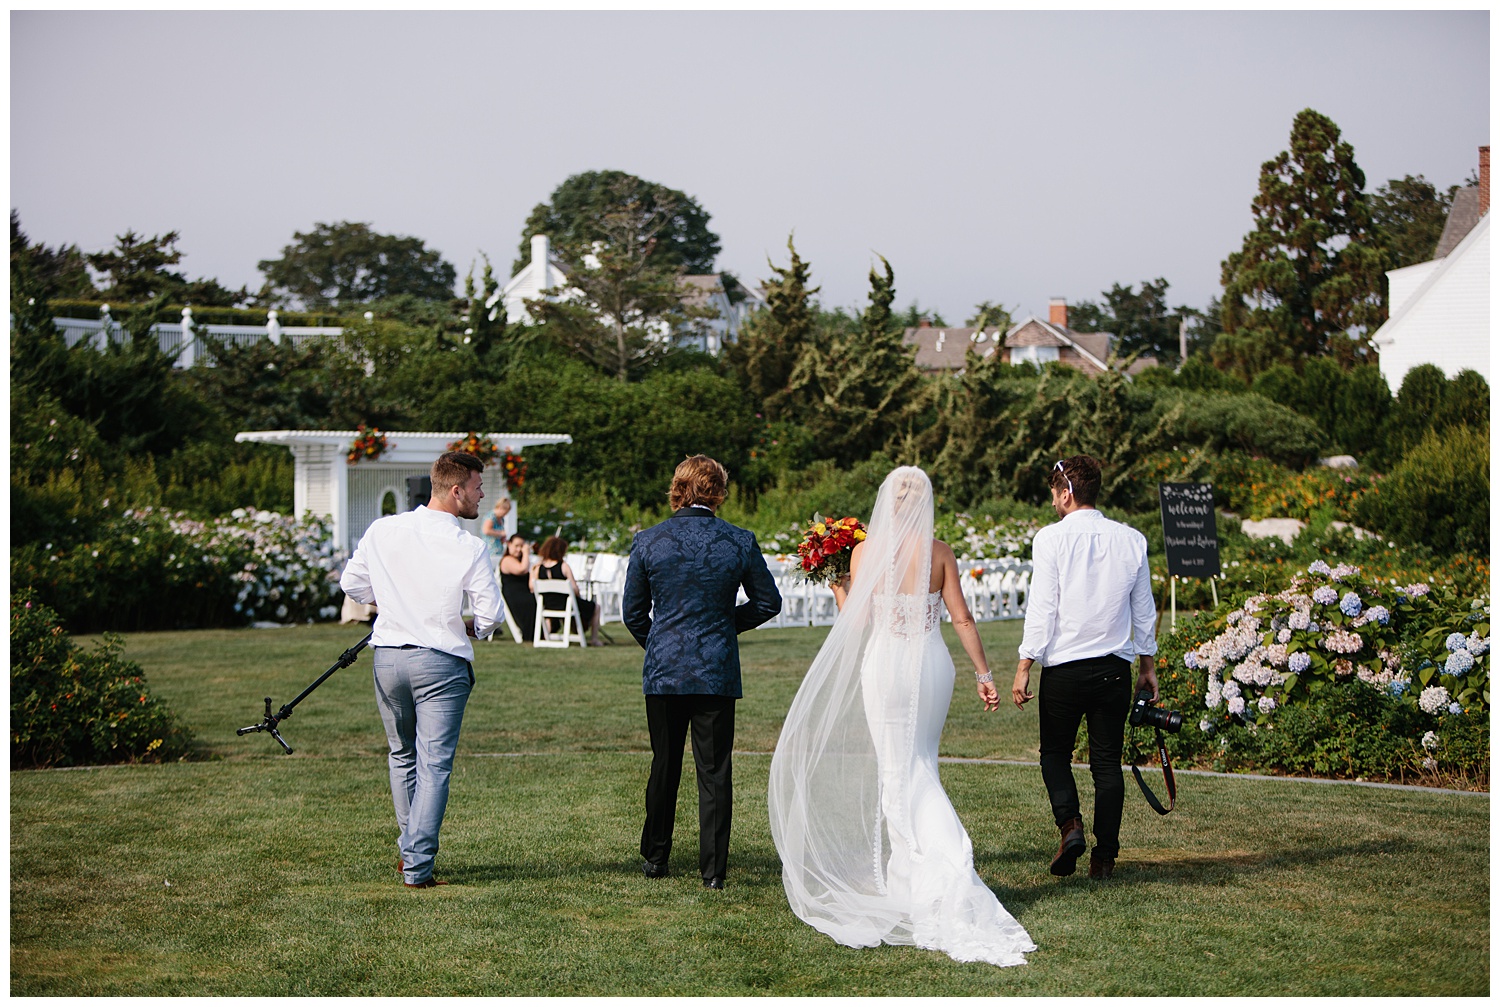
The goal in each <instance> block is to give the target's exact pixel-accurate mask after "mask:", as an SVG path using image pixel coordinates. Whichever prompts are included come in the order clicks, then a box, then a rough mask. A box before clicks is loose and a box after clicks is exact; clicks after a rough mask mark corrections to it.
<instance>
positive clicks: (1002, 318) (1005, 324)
mask: <svg viewBox="0 0 1500 1007" xmlns="http://www.w3.org/2000/svg"><path fill="white" fill-rule="evenodd" d="M1014 321H1015V319H1014V317H1013V316H1012V315H1011V312H1010V309H1009V308H1007V307H1006V306H1005V305H1003V304H991V303H990V302H989V301H980V302H979V303H978V304H976V305H974V314H972V315H970V316H969V317H968V318H966V319H964V325H966V326H969V327H970V328H975V329H990V328H994V329H999V330H1000V331H1001V332H1002V333H1004V332H1009V331H1010V327H1011V325H1012V323H1013V322H1014Z"/></svg>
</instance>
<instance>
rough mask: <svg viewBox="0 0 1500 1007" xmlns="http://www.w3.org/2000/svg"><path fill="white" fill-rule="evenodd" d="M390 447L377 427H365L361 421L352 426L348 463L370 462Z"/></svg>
mask: <svg viewBox="0 0 1500 1007" xmlns="http://www.w3.org/2000/svg"><path fill="white" fill-rule="evenodd" d="M390 448H391V445H390V442H389V441H388V440H386V436H385V434H383V433H381V432H380V428H379V427H367V426H365V425H364V424H363V423H361V424H360V425H359V426H357V427H355V428H354V440H353V441H352V442H351V443H350V445H349V456H348V457H349V464H350V465H355V464H358V463H359V462H366V461H369V462H372V461H374V460H375V459H377V458H379V457H380V456H381V455H383V454H385V453H386V452H387V451H389V450H390Z"/></svg>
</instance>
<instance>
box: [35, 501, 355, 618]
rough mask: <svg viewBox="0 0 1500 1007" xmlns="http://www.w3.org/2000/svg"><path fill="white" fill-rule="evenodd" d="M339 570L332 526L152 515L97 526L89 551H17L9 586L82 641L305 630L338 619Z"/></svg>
mask: <svg viewBox="0 0 1500 1007" xmlns="http://www.w3.org/2000/svg"><path fill="white" fill-rule="evenodd" d="M343 560H344V557H343V555H342V554H341V553H340V552H339V551H338V550H336V549H335V548H334V545H333V535H332V529H331V526H330V523H329V521H328V520H327V519H326V518H306V519H293V518H288V517H285V516H283V515H280V514H275V513H272V512H269V511H257V510H254V509H245V510H236V511H234V512H233V513H232V514H231V515H229V516H227V517H222V518H216V519H213V520H210V521H197V520H193V519H190V518H188V517H187V516H186V515H184V514H181V513H175V512H171V511H166V510H161V509H157V508H149V507H148V508H141V509H137V510H126V511H124V512H122V513H120V514H118V515H115V516H112V517H107V518H105V519H104V520H101V521H100V522H99V525H98V527H97V529H95V531H94V533H93V536H92V541H89V542H85V543H83V544H78V545H72V546H68V547H61V546H59V547H56V548H54V546H53V544H52V543H50V542H47V543H30V544H28V545H26V546H23V547H22V548H20V549H17V550H15V551H14V552H13V553H12V557H11V584H12V587H13V589H21V588H25V587H34V588H35V589H36V591H37V595H38V598H39V599H41V600H43V601H45V602H46V603H47V604H49V605H50V606H51V607H53V608H54V609H56V610H57V611H58V612H59V613H60V614H61V616H62V618H63V619H64V621H65V622H66V623H67V625H68V626H69V627H70V628H71V629H72V630H74V631H76V632H96V631H101V630H146V629H175V628H183V627H192V626H234V625H245V624H246V623H249V622H253V621H261V620H265V621H274V622H307V621H311V620H315V619H331V618H335V617H336V616H337V615H338V611H339V609H338V599H339V591H338V574H339V572H340V570H341V568H342V566H343Z"/></svg>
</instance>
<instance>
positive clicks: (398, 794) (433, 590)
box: [339, 451, 505, 888]
mask: <svg viewBox="0 0 1500 1007" xmlns="http://www.w3.org/2000/svg"><path fill="white" fill-rule="evenodd" d="M483 483H484V463H483V462H481V461H480V460H479V459H478V458H475V457H474V456H473V455H469V454H464V453H462V452H458V451H449V452H448V453H447V454H444V455H443V456H441V457H440V458H438V460H437V461H435V462H433V463H432V497H431V499H430V500H429V501H428V503H427V504H426V506H422V507H418V508H416V509H415V510H411V511H407V512H406V513H404V514H393V515H391V516H389V517H383V518H381V519H380V520H378V521H376V522H375V523H374V524H372V525H370V528H369V530H368V531H366V532H365V534H364V537H363V538H361V539H360V540H359V545H358V547H356V548H355V550H354V555H353V556H351V557H350V558H349V564H348V565H347V566H346V567H345V568H344V574H343V576H342V577H341V578H340V579H339V586H340V587H342V588H343V589H344V593H345V594H347V595H348V596H349V597H351V598H353V599H354V600H355V601H359V602H363V603H365V604H367V605H375V606H376V607H377V608H378V609H379V610H380V614H379V616H378V617H377V618H376V620H375V631H374V634H373V636H372V638H371V640H370V642H371V643H372V644H373V645H374V647H375V659H374V665H375V699H376V702H377V703H378V704H379V706H380V719H381V720H382V721H383V722H384V724H385V734H386V739H387V741H389V743H390V750H391V754H390V760H389V761H390V770H391V800H392V802H393V803H394V804H395V807H396V824H397V826H399V828H400V830H401V832H400V836H399V837H398V838H397V841H396V844H397V848H398V849H399V850H400V853H401V857H400V860H398V861H397V864H396V869H397V870H398V871H401V872H402V874H403V880H404V881H405V883H406V886H407V887H408V888H432V887H435V886H437V885H442V884H447V882H445V881H437V880H435V879H434V878H433V876H432V867H433V861H434V860H435V859H436V857H437V851H438V830H439V828H440V827H441V826H442V824H443V813H444V811H446V810H447V807H448V778H449V776H450V775H451V774H452V771H453V756H454V753H455V752H456V751H457V749H458V731H459V727H460V726H461V725H462V723H463V717H464V707H465V705H467V703H468V701H469V692H470V691H471V690H472V689H473V688H474V665H473V663H472V662H473V660H474V646H473V644H471V643H470V642H469V637H468V635H467V633H466V631H465V626H464V619H463V604H464V596H465V595H467V596H468V598H469V602H470V604H471V605H472V607H473V610H474V635H475V636H477V637H479V638H480V639H483V638H485V637H488V636H489V635H490V634H491V633H493V632H494V631H495V629H496V628H497V627H498V626H500V625H501V624H502V622H503V621H504V618H505V615H504V608H503V607H502V604H501V601H500V585H499V584H498V583H496V581H495V571H494V569H493V568H491V566H490V562H489V555H488V550H487V549H486V548H485V544H484V541H483V540H482V539H480V538H477V537H476V536H474V535H471V534H469V532H467V531H466V530H464V527H463V526H462V525H460V524H459V518H467V519H471V520H472V519H473V518H476V517H478V516H479V501H481V500H483V499H484V486H483Z"/></svg>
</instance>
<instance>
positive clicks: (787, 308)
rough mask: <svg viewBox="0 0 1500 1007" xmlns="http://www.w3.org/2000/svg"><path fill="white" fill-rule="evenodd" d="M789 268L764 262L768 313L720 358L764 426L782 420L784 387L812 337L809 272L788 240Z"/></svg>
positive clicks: (742, 331) (759, 316) (746, 328)
mask: <svg viewBox="0 0 1500 1007" xmlns="http://www.w3.org/2000/svg"><path fill="white" fill-rule="evenodd" d="M786 247H787V251H788V252H790V253H791V256H792V259H791V262H790V263H788V264H787V266H786V268H784V269H783V268H782V267H781V266H777V265H775V264H774V263H771V262H770V260H769V259H768V260H767V265H769V266H770V268H771V273H772V277H773V278H772V279H771V280H770V281H769V282H768V283H767V284H766V285H765V292H766V307H765V310H763V311H758V312H756V313H755V314H754V315H752V316H751V317H750V318H749V319H748V320H747V321H746V322H745V325H744V327H743V328H741V329H740V336H739V341H738V342H735V343H731V344H730V345H729V346H727V347H725V350H724V355H725V357H726V358H727V359H728V361H729V365H730V367H731V368H732V369H733V370H734V372H735V374H736V375H737V376H738V377H739V379H740V384H741V385H742V386H743V387H744V388H745V391H746V392H747V393H748V394H749V396H750V401H751V402H752V403H753V404H754V406H755V411H756V412H758V413H761V414H762V415H763V416H764V417H765V418H766V419H767V420H773V421H774V420H779V419H785V418H786V415H785V414H786V413H787V412H788V411H789V407H790V405H791V403H790V402H789V399H788V396H787V387H788V384H789V383H790V381H791V377H792V371H793V369H794V368H795V367H796V366H797V359H798V357H799V356H801V354H802V351H803V348H804V347H805V346H807V345H808V344H809V343H810V342H811V340H812V336H813V306H812V295H813V294H816V293H817V292H818V289H819V288H817V287H809V286H808V285H807V282H808V280H809V279H810V278H811V276H812V267H811V266H810V265H809V264H808V263H807V262H806V261H804V260H803V259H802V257H801V256H800V255H798V254H797V246H796V245H795V244H794V243H793V236H792V235H788V236H787V239H786Z"/></svg>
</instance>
